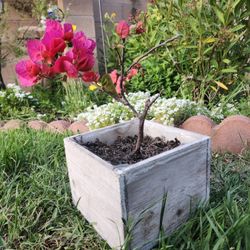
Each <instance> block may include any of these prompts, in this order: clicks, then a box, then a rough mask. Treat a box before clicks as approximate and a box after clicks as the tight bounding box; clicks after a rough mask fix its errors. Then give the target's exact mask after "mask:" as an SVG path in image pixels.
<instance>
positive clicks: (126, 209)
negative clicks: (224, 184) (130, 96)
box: [64, 120, 210, 250]
mask: <svg viewBox="0 0 250 250" xmlns="http://www.w3.org/2000/svg"><path fill="white" fill-rule="evenodd" d="M137 127H138V125H137V121H136V120H133V121H131V122H127V123H121V124H118V125H114V126H110V127H106V128H103V129H98V130H95V131H92V132H88V133H85V134H81V135H76V136H72V137H69V138H66V139H65V141H64V143H65V151H66V159H67V166H68V173H69V179H70V186H71V192H72V196H73V201H74V204H75V205H77V208H78V209H79V210H80V211H81V213H82V214H83V216H84V217H85V218H86V219H87V220H88V221H89V222H90V223H91V224H93V226H94V228H95V229H96V231H97V232H98V233H99V234H100V235H101V236H102V238H103V239H104V240H106V241H107V242H108V244H109V245H110V246H111V247H113V248H115V249H119V248H120V246H121V245H123V243H124V240H125V237H126V230H125V226H124V223H123V220H125V221H130V222H133V223H135V222H137V221H138V220H140V219H141V217H143V218H142V220H141V221H140V222H139V223H138V224H137V225H136V226H135V228H134V230H133V231H132V241H131V244H130V248H131V249H140V250H147V249H151V248H152V247H153V246H154V245H155V244H156V243H157V239H158V236H159V226H160V217H161V216H160V213H161V210H162V198H163V196H164V193H167V201H166V207H165V211H164V217H163V223H162V225H163V228H164V231H165V232H166V234H169V233H171V232H172V231H173V230H175V229H176V228H177V227H178V226H180V225H181V224H182V223H183V222H185V221H186V220H187V219H188V216H189V214H190V210H191V209H193V208H195V207H196V205H197V204H198V203H199V202H200V201H207V200H208V198H209V188H210V186H209V176H210V139H209V137H207V136H203V135H199V134H196V133H192V132H189V131H186V130H182V129H178V128H173V127H167V126H163V125H161V124H159V123H155V122H151V121H146V123H145V134H146V135H150V136H152V137H156V136H160V137H165V138H166V139H174V138H178V139H179V140H180V141H181V143H182V145H180V146H179V147H177V148H175V149H172V150H170V151H167V152H164V153H161V154H159V155H157V156H154V157H151V158H149V159H146V160H143V161H141V162H139V163H136V164H132V165H120V166H119V165H118V166H113V165H111V164H110V163H108V162H107V161H104V160H102V159H101V158H99V157H98V156H96V155H94V154H93V153H91V152H90V151H88V150H87V149H86V148H84V147H83V146H81V145H79V144H78V143H77V141H81V140H82V141H85V142H87V141H95V140H96V138H98V139H99V140H101V141H103V142H106V143H112V141H114V140H115V139H116V138H117V136H127V135H135V134H136V131H137Z"/></svg>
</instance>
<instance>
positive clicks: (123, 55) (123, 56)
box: [118, 39, 139, 117]
mask: <svg viewBox="0 0 250 250" xmlns="http://www.w3.org/2000/svg"><path fill="white" fill-rule="evenodd" d="M122 45H123V47H122V55H121V79H120V82H119V83H118V84H120V89H121V102H122V103H123V104H124V105H126V106H128V107H129V108H130V109H131V110H132V112H133V114H134V116H135V117H138V116H139V114H138V112H137V111H136V110H135V108H134V107H133V105H132V104H131V103H130V102H129V100H128V99H127V97H126V95H125V92H124V85H123V82H124V74H125V53H126V49H125V39H122Z"/></svg>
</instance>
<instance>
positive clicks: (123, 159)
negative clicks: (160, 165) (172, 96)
mask: <svg viewBox="0 0 250 250" xmlns="http://www.w3.org/2000/svg"><path fill="white" fill-rule="evenodd" d="M136 141H137V135H135V136H128V137H124V138H123V137H117V139H116V140H115V141H114V143H113V144H111V145H108V144H106V143H103V142H101V141H100V140H98V139H97V140H96V141H95V142H86V143H85V142H78V143H80V144H81V145H82V146H84V147H86V148H87V149H88V150H89V151H91V152H92V153H94V154H96V155H98V156H99V157H100V158H102V159H104V160H105V161H108V162H110V163H111V164H113V165H119V164H134V163H137V162H139V161H142V160H145V159H147V158H150V157H152V156H155V155H158V154H160V153H162V152H165V151H167V150H170V149H173V148H175V147H178V146H179V145H180V144H181V143H180V141H179V140H178V139H176V138H175V140H170V141H166V140H165V139H164V138H160V137H155V138H152V137H150V136H145V137H144V139H143V143H142V145H141V152H140V153H138V154H133V155H132V154H131V153H132V151H133V150H134V149H135V145H136Z"/></svg>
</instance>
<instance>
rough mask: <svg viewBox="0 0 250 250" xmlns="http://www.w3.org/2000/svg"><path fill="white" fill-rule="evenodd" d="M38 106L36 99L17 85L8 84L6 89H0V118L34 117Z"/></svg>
mask: <svg viewBox="0 0 250 250" xmlns="http://www.w3.org/2000/svg"><path fill="white" fill-rule="evenodd" d="M38 106H39V103H38V100H37V99H36V98H34V97H33V96H32V95H31V94H30V93H28V92H24V91H23V90H21V88H20V87H19V86H18V85H15V84H8V85H7V89H6V90H1V91H0V120H7V119H11V118H29V117H36V113H35V109H36V108H37V107H38Z"/></svg>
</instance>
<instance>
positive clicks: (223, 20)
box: [106, 0, 250, 102]
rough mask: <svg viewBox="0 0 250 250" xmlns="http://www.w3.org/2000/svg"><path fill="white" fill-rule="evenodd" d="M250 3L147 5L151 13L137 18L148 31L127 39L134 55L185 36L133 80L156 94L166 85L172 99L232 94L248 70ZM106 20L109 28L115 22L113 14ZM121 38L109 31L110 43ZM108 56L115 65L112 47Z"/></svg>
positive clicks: (164, 0) (181, 0)
mask: <svg viewBox="0 0 250 250" xmlns="http://www.w3.org/2000/svg"><path fill="white" fill-rule="evenodd" d="M247 2H248V1H246V0H229V1H213V0H210V1H190V0H157V1H153V4H150V5H148V9H147V12H146V13H143V12H140V13H137V15H136V16H135V18H134V19H133V18H132V22H138V21H139V20H140V21H143V23H144V25H145V30H146V32H145V33H144V34H141V35H140V36H137V37H132V38H130V39H129V40H128V43H129V45H128V46H129V52H128V53H130V56H131V58H132V57H134V56H135V55H137V54H141V53H143V52H145V51H147V50H148V48H150V47H152V45H154V44H155V43H157V44H159V43H160V42H162V41H164V40H166V38H168V37H171V36H172V35H173V34H176V33H179V34H181V35H182V37H181V39H179V40H177V41H176V42H175V44H174V45H173V46H172V47H171V50H168V48H166V49H165V51H164V53H159V54H160V55H159V54H156V55H154V56H152V57H151V58H149V59H148V62H147V60H146V61H144V62H143V63H142V65H143V66H146V65H147V64H150V65H151V67H147V71H145V74H144V78H140V79H138V78H137V79H133V80H134V81H135V82H136V83H135V84H131V85H134V86H135V89H134V90H142V89H143V90H149V91H150V92H151V93H156V92H159V91H160V90H161V89H162V88H164V92H163V93H164V94H165V95H166V96H167V97H169V96H170V95H178V96H180V97H182V98H192V99H193V100H202V101H205V102H207V101H212V100H215V101H217V100H218V99H219V98H217V97H220V96H221V95H229V94H231V93H232V94H233V93H234V91H235V88H236V87H237V86H238V85H239V83H240V82H242V81H243V76H244V73H245V72H246V71H247V70H248V68H247V60H248V57H249V44H250V39H249V38H250V37H249V34H250V32H249V30H248V29H249V28H248V22H249V8H250V6H248V7H247ZM106 18H107V19H108V25H107V26H106V27H107V28H106V29H107V31H109V28H108V27H109V26H110V24H111V26H112V25H114V24H115V23H114V19H113V18H112V16H108V15H106ZM116 39H117V37H116V36H115V34H113V33H110V32H108V34H107V40H108V42H107V43H108V45H109V44H112V43H111V41H115V40H116ZM141 44H143V45H144V46H141ZM108 56H109V58H108V62H109V64H108V66H109V67H110V68H111V67H113V65H114V64H116V63H117V62H116V56H115V52H114V50H113V48H109V50H108ZM145 68H146V67H145ZM155 73H157V75H156V76H155ZM228 89H229V90H228ZM227 90H228V91H227Z"/></svg>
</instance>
